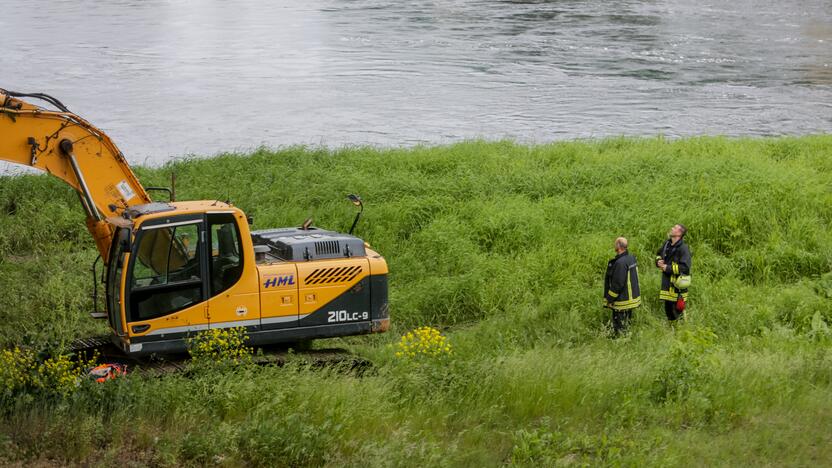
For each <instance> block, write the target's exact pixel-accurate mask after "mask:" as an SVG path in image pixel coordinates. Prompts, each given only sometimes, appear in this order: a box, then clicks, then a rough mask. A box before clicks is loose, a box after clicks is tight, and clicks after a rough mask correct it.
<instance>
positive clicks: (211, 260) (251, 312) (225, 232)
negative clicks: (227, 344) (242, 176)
mask: <svg viewBox="0 0 832 468" xmlns="http://www.w3.org/2000/svg"><path fill="white" fill-rule="evenodd" d="M241 222H248V221H246V219H245V216H244V215H243V214H242V212H238V211H216V212H208V213H206V214H205V226H206V233H207V243H206V245H207V247H208V249H207V250H208V252H207V260H208V261H207V266H208V297H209V300H208V305H207V307H208V316H209V317H210V321H211V324H210V326H211V327H212V328H213V327H218V328H228V327H256V326H259V325H260V290H259V281H258V278H257V270H256V266H255V265H254V262H253V257H252V256H251V255H249V256H246V255H245V253H246V250H245V249H246V248H249V249H252V251H253V248H251V247H250V246H247V245H246V244H245V243H244V242H243V241H244V239H243V237H242V236H241V230H240V225H239V223H241Z"/></svg>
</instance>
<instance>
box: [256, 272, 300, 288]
mask: <svg viewBox="0 0 832 468" xmlns="http://www.w3.org/2000/svg"><path fill="white" fill-rule="evenodd" d="M293 284H295V275H283V276H275V277H273V278H269V279H267V280H266V282H265V283H263V287H266V288H271V287H272V286H291V285H293Z"/></svg>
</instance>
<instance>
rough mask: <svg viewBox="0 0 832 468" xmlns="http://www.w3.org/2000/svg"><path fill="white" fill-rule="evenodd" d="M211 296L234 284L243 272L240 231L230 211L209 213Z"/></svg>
mask: <svg viewBox="0 0 832 468" xmlns="http://www.w3.org/2000/svg"><path fill="white" fill-rule="evenodd" d="M208 235H209V238H210V242H211V243H210V245H211V253H210V265H209V267H210V274H211V296H215V295H217V294H219V293H221V292H223V291H225V290H227V289H228V288H230V287H231V286H233V285H234V284H236V283H237V281H238V280H239V279H240V276H242V274H243V258H242V256H241V255H240V252H241V251H242V245H241V243H240V231H239V229H238V227H237V222H236V220H235V219H234V215H233V214H231V213H209V214H208Z"/></svg>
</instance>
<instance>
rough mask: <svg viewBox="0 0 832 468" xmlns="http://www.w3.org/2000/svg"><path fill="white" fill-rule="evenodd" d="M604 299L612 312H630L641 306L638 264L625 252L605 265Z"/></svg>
mask: <svg viewBox="0 0 832 468" xmlns="http://www.w3.org/2000/svg"><path fill="white" fill-rule="evenodd" d="M604 299H606V300H607V302H609V303H610V305H611V307H612V308H613V310H630V309H635V308H636V307H638V306H640V305H641V289H639V286H638V263H636V258H635V257H634V256H632V255H630V253H629V252H627V251H626V250H625V251H624V252H622V253H620V254H618V255H616V256H615V258H613V259H612V260H610V261H609V263H607V273H606V275H604Z"/></svg>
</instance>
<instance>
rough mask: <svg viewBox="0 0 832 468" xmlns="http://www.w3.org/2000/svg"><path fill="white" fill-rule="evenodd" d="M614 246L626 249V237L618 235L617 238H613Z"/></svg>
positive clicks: (627, 244) (627, 243)
mask: <svg viewBox="0 0 832 468" xmlns="http://www.w3.org/2000/svg"><path fill="white" fill-rule="evenodd" d="M615 246H616V247H618V248H619V249H624V250H627V247H628V246H629V242H627V238H626V237H619V238H618V239H616V240H615Z"/></svg>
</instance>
